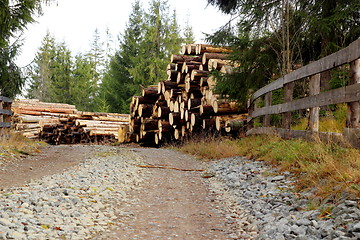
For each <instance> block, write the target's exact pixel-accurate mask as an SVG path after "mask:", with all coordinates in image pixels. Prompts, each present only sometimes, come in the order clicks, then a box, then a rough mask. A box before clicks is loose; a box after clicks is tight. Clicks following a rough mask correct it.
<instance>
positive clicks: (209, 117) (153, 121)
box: [118, 44, 247, 145]
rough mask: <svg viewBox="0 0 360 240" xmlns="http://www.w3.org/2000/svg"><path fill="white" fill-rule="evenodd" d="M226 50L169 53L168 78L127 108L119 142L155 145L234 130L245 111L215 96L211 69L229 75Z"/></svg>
mask: <svg viewBox="0 0 360 240" xmlns="http://www.w3.org/2000/svg"><path fill="white" fill-rule="evenodd" d="M229 52H231V50H230V49H227V48H218V47H213V46H210V45H202V44H191V45H185V46H183V48H182V54H181V55H172V56H171V63H169V65H168V66H167V69H166V72H167V75H168V78H167V79H166V80H164V81H161V82H159V83H158V84H157V85H152V86H148V87H147V88H144V89H143V90H142V94H141V96H134V97H133V98H132V101H131V104H130V116H131V120H130V124H129V125H128V126H123V127H120V128H119V134H118V136H119V142H121V143H123V142H140V143H153V144H156V145H158V144H160V143H161V142H166V141H173V140H181V139H185V138H187V137H189V136H191V135H193V134H196V133H198V132H201V131H217V132H220V133H224V134H227V133H234V132H238V131H239V129H241V128H242V127H243V125H244V122H245V121H246V118H247V114H246V113H244V112H246V109H241V108H240V107H239V105H238V104H237V102H236V101H233V100H231V99H228V98H226V96H220V95H218V94H215V92H214V88H215V86H216V79H215V78H214V77H213V76H212V75H211V74H210V73H211V71H220V72H222V73H225V74H226V73H231V72H232V65H233V63H231V62H230V60H229V55H228V53H229Z"/></svg>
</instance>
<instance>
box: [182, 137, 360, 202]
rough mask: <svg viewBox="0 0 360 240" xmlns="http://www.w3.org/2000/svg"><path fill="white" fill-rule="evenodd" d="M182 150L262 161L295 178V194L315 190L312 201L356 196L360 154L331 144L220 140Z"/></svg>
mask: <svg viewBox="0 0 360 240" xmlns="http://www.w3.org/2000/svg"><path fill="white" fill-rule="evenodd" d="M180 150H181V151H184V152H187V153H190V154H194V155H196V156H198V157H200V158H205V159H219V158H225V157H230V156H246V157H248V158H249V159H254V160H259V161H265V162H267V163H269V164H271V165H273V166H274V167H276V168H277V169H278V170H279V171H280V172H281V171H290V172H292V173H294V174H295V175H296V176H297V179H298V180H297V184H296V190H297V191H304V190H306V189H312V188H315V191H314V196H313V197H314V198H315V197H316V198H320V199H329V198H333V200H334V201H336V200H337V198H338V196H339V193H341V192H347V193H349V194H351V195H352V196H359V195H360V191H359V188H358V187H357V186H358V184H359V183H360V161H359V159H360V151H359V150H356V149H353V148H344V147H340V146H338V145H336V144H332V143H322V142H320V141H317V142H308V141H304V140H283V139H281V138H279V137H273V136H272V137H270V136H251V137H246V138H242V139H238V140H229V139H223V138H217V139H207V140H202V141H196V142H188V143H186V144H184V145H183V146H181V147H180Z"/></svg>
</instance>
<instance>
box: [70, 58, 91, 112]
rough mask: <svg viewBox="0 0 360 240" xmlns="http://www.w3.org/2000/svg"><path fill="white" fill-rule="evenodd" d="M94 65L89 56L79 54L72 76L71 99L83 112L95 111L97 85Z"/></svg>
mask: <svg viewBox="0 0 360 240" xmlns="http://www.w3.org/2000/svg"><path fill="white" fill-rule="evenodd" d="M92 66H93V65H92V63H91V59H89V57H88V56H85V55H83V54H78V55H76V56H75V61H74V65H73V69H72V74H71V83H70V99H71V104H74V105H76V107H77V109H78V110H81V111H94V110H95V96H96V91H97V84H96V82H95V80H94V79H93V76H92V75H93V74H92Z"/></svg>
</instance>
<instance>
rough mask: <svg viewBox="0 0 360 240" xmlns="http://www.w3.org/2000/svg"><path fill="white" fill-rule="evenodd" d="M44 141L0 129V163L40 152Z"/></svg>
mask: <svg viewBox="0 0 360 240" xmlns="http://www.w3.org/2000/svg"><path fill="white" fill-rule="evenodd" d="M43 144H44V143H41V142H37V141H33V140H30V139H27V138H26V137H24V136H22V135H21V134H19V133H14V132H11V131H9V130H5V129H1V130H0V165H2V164H3V163H7V162H11V161H14V160H16V159H19V158H21V157H22V156H28V155H33V154H35V153H38V152H40V150H39V148H40V147H41V146H42V145H43Z"/></svg>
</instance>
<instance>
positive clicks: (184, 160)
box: [0, 145, 236, 240]
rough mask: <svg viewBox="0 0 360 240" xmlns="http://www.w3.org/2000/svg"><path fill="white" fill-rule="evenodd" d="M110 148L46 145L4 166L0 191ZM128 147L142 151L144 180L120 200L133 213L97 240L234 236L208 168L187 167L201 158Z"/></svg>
mask: <svg viewBox="0 0 360 240" xmlns="http://www.w3.org/2000/svg"><path fill="white" fill-rule="evenodd" d="M107 148H108V147H106V146H81V145H76V146H66V145H62V146H49V147H46V148H44V149H43V150H42V152H41V153H40V154H39V155H37V156H29V157H25V158H23V160H22V161H18V162H15V163H11V164H8V165H5V166H2V169H3V170H1V171H0V179H1V181H0V189H1V188H5V187H11V186H21V185H23V184H26V183H27V182H29V181H30V180H31V179H36V178H41V177H42V176H45V175H51V174H55V173H59V172H62V171H64V169H67V168H70V167H72V166H75V165H77V164H78V163H80V162H81V161H84V160H85V159H86V158H92V157H95V156H96V155H97V154H98V153H99V152H102V151H106V149H107ZM127 150H130V151H132V152H134V153H135V154H136V155H140V156H141V157H142V158H143V160H144V163H145V166H148V167H144V166H139V168H141V169H142V170H143V171H144V173H145V178H144V181H143V184H142V186H140V188H136V189H135V190H132V191H130V192H128V193H127V195H128V198H129V199H131V201H130V202H126V203H121V204H119V203H117V204H116V203H115V204H114V206H113V207H114V208H122V210H123V211H124V212H127V214H124V215H123V216H120V217H119V218H118V220H117V221H118V223H119V224H116V225H115V226H116V227H115V226H114V228H112V230H111V231H107V232H104V233H101V234H99V235H97V236H96V237H95V239H199V240H200V239H232V238H231V237H229V236H231V235H232V234H233V233H234V232H235V229H236V226H235V225H234V224H231V222H232V221H228V220H229V219H227V218H226V216H225V215H226V214H227V212H226V206H224V205H223V204H222V203H221V202H220V201H219V200H217V198H216V196H215V194H214V193H212V192H211V191H209V188H208V184H207V181H208V180H207V179H206V178H202V174H203V172H201V171H182V170H184V169H185V170H201V168H202V166H201V163H200V162H199V161H198V160H196V159H195V158H193V157H191V156H189V155H185V154H182V153H179V152H176V151H173V150H166V149H153V148H127ZM149 166H156V167H155V168H152V167H149ZM157 167H161V168H157ZM119 226H120V227H119ZM91 239H94V238H93V237H92V238H91Z"/></svg>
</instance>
